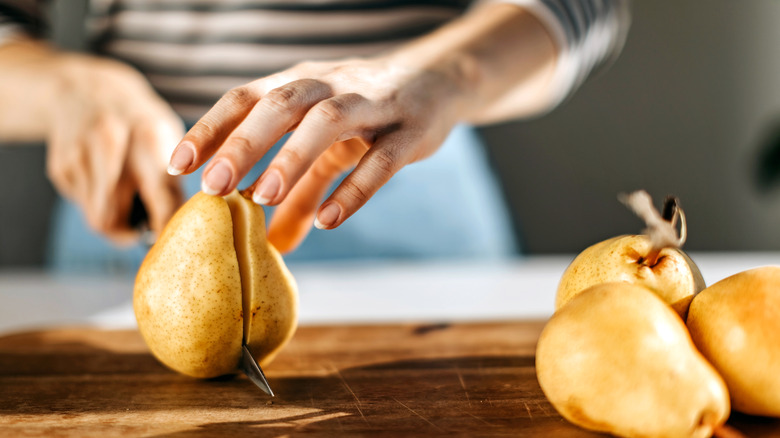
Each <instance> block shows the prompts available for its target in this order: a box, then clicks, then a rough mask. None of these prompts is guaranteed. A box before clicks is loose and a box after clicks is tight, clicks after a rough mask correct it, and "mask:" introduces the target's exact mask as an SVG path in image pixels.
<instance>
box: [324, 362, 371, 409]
mask: <svg viewBox="0 0 780 438" xmlns="http://www.w3.org/2000/svg"><path fill="white" fill-rule="evenodd" d="M328 365H329V367H330V368H331V369H332V370H333V373H334V374H335V375H336V376H337V377H338V378H339V380H341V384H342V386H344V388H346V390H347V391H349V393H350V394H352V398H354V399H355V408H357V411H358V413H360V417H361V418H363V421H365V422H366V424H369V422H368V418H366V416H365V414H363V410H362V409H360V406H361V405H362V402H361V401H360V399H359V398H358V396H357V394H355V391H353V390H352V387H351V386H349V383H347V379H345V378H344V375H343V374H341V370H339V369H338V368H337V367H336V366H335V365H333V364H332V363H329V364H328Z"/></svg>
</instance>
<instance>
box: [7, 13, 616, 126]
mask: <svg viewBox="0 0 780 438" xmlns="http://www.w3.org/2000/svg"><path fill="white" fill-rule="evenodd" d="M489 1H494V0H477V1H469V0H427V1H426V0H423V1H407V0H54V1H42V0H0V44H2V43H3V42H5V41H9V40H13V39H14V38H17V37H19V36H23V35H26V36H33V37H43V38H46V37H51V36H52V35H57V34H59V35H62V34H70V35H71V36H72V35H73V34H74V32H75V33H76V34H79V35H83V41H82V47H83V48H85V49H87V50H89V51H91V52H94V53H96V54H100V55H105V56H110V57H112V58H116V59H119V60H122V61H125V62H127V63H129V64H131V65H133V66H135V67H136V68H137V69H139V70H140V71H141V72H142V73H143V74H145V75H146V77H147V78H148V79H149V81H150V83H151V84H152V85H153V86H154V87H155V89H156V90H157V91H158V92H159V93H160V95H161V96H162V97H164V98H165V99H166V100H168V101H169V102H170V103H171V105H172V106H173V108H174V110H176V111H177V112H178V113H179V114H180V115H181V116H182V117H183V118H184V119H185V120H188V121H193V120H196V119H197V118H199V117H200V116H201V115H202V114H203V113H204V112H205V111H206V110H207V109H208V108H209V107H210V106H211V105H213V104H214V103H215V102H216V100H218V99H219V97H220V96H222V94H224V93H225V92H226V91H227V90H229V89H230V88H233V87H235V86H238V85H242V84H245V83H247V82H250V81H252V80H254V79H257V78H259V77H262V76H266V75H268V74H270V73H273V72H277V71H279V70H282V69H285V68H287V67H290V66H292V65H294V64H296V63H298V62H301V61H304V60H309V61H314V60H326V59H337V58H345V57H360V56H369V55H373V54H376V53H378V52H381V51H383V50H387V49H391V48H393V47H395V46H397V45H399V44H402V43H404V42H406V41H408V40H409V39H412V38H415V37H418V36H421V35H423V34H426V33H429V32H431V31H432V30H434V29H436V28H437V27H439V26H441V25H443V24H445V23H447V22H449V21H451V20H453V19H455V18H457V17H458V16H460V15H462V14H463V13H465V12H466V11H467V10H468V9H469V8H470V7H474V6H475V5H476V4H477V3H487V2H489ZM627 1H628V0H513V1H511V3H516V4H519V5H521V6H523V7H526V8H527V9H528V10H529V11H530V12H532V13H533V14H535V15H536V16H537V18H539V20H540V21H541V22H542V23H543V24H544V25H545V26H546V27H547V29H548V30H549V32H550V34H551V35H552V36H553V38H554V39H555V42H556V43H557V45H558V47H559V48H561V50H560V59H559V62H558V68H557V73H556V78H555V87H556V88H555V89H556V94H557V96H556V98H555V99H554V100H555V102H556V103H557V102H559V101H560V100H563V99H564V98H565V97H566V96H568V95H569V94H571V93H572V91H573V90H574V89H576V87H577V86H578V85H579V84H580V83H582V81H583V80H584V79H585V78H586V77H587V76H588V75H589V74H590V73H591V72H592V71H593V70H594V69H596V68H597V67H598V66H600V65H602V64H604V63H606V62H607V61H608V60H610V59H611V58H613V57H614V56H616V54H617V53H618V52H619V51H620V49H621V47H622V44H623V40H624V39H625V34H626V30H627V27H628V25H627V22H628V13H627V9H628V5H627ZM57 3H59V4H57ZM56 7H59V8H60V9H59V11H60V12H63V11H65V12H67V13H60V14H57V13H56V12H55V13H52V12H51V11H52V10H55V11H57V9H56ZM63 8H67V9H63ZM79 8H81V10H82V11H79ZM80 12H83V13H80ZM63 16H68V17H71V18H69V19H68V18H67V17H65V18H63ZM47 17H50V19H47ZM58 28H59V31H58ZM63 29H64V31H63Z"/></svg>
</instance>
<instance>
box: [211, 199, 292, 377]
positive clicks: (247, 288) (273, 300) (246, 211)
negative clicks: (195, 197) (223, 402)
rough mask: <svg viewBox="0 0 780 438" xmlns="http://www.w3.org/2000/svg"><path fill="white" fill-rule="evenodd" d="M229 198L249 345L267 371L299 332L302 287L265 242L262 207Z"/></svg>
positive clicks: (246, 339) (246, 337)
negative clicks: (298, 316)
mask: <svg viewBox="0 0 780 438" xmlns="http://www.w3.org/2000/svg"><path fill="white" fill-rule="evenodd" d="M225 199H226V200H227V203H228V206H229V207H230V212H231V215H232V218H233V236H234V241H235V248H236V254H237V255H238V264H239V270H240V271H241V287H242V290H243V309H244V316H245V318H244V332H243V333H244V342H245V343H246V344H247V345H248V346H249V349H250V350H251V351H252V353H253V354H254V355H256V356H257V357H256V359H258V362H260V366H261V367H262V366H264V365H265V364H266V363H268V362H270V361H271V360H272V359H273V358H274V357H275V356H276V353H278V351H279V350H280V349H281V347H282V346H283V345H284V344H286V343H287V341H288V340H289V339H290V338H291V337H292V335H293V333H294V332H295V328H296V324H297V321H298V318H297V312H298V293H297V286H296V284H295V279H294V278H293V276H292V274H290V271H289V270H288V269H287V266H286V265H285V264H284V261H283V260H282V256H281V255H280V254H279V251H277V250H276V248H274V246H273V245H271V244H270V243H269V242H268V240H267V239H266V229H265V214H264V212H263V209H262V207H259V206H258V205H256V204H255V203H253V202H252V201H251V200H249V199H247V198H246V197H244V196H243V195H241V194H239V193H238V192H236V191H234V192H233V193H231V194H230V195H228V196H227V197H226V198H225ZM259 358H261V359H262V360H260V359H259Z"/></svg>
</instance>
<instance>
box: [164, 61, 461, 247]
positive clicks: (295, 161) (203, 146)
mask: <svg viewBox="0 0 780 438" xmlns="http://www.w3.org/2000/svg"><path fill="white" fill-rule="evenodd" d="M462 83H463V81H462V80H461V79H460V78H459V77H458V73H457V72H446V71H438V70H435V69H411V68H407V67H401V66H399V65H398V64H394V63H393V61H392V60H391V59H388V58H377V59H371V60H358V59H353V60H346V61H341V62H307V63H303V64H300V65H297V66H295V67H293V68H291V69H289V70H286V71H283V72H281V73H278V74H275V75H272V76H269V77H266V78H262V79H259V80H256V81H254V82H251V83H249V84H247V85H244V86H241V87H238V88H235V89H233V90H231V91H230V92H228V93H227V94H225V96H224V97H223V98H222V99H221V100H220V101H219V102H218V103H217V104H216V105H215V106H214V107H213V108H212V109H211V110H210V111H209V112H208V113H207V114H206V115H205V116H203V118H201V120H200V121H199V122H198V123H197V124H196V125H195V126H194V127H193V128H192V129H190V131H189V132H188V133H187V135H186V136H185V137H184V139H183V140H182V141H181V143H180V144H179V145H178V146H177V148H176V150H175V151H174V153H173V156H172V158H171V168H172V172H173V173H189V172H192V171H194V170H195V169H197V168H198V167H200V166H201V165H203V164H204V163H205V162H206V161H207V160H208V159H209V158H211V157H212V156H213V159H212V160H211V162H210V163H209V164H208V165H207V166H206V168H205V169H204V176H203V182H202V187H203V191H204V192H206V193H209V194H212V195H226V194H227V193H229V192H230V191H231V190H233V189H234V188H236V186H237V185H238V183H239V181H240V180H241V179H242V178H243V177H244V176H245V175H246V174H247V173H248V172H249V170H250V169H251V168H252V166H253V165H254V164H255V163H256V162H257V161H259V160H260V158H261V157H262V156H263V155H264V154H265V153H266V152H267V151H268V150H269V149H270V148H271V147H272V146H273V145H274V144H275V143H276V142H277V141H278V140H279V139H280V138H281V137H282V136H283V135H284V134H286V133H287V132H289V131H291V130H295V132H294V133H293V134H292V136H291V137H290V139H289V140H288V141H287V142H286V144H285V145H284V146H283V147H282V148H281V150H280V151H279V153H278V154H277V155H276V157H274V159H273V160H272V162H271V163H270V165H269V166H268V168H267V169H266V170H265V172H264V173H263V174H262V175H261V176H260V178H259V179H258V180H257V181H256V182H255V183H254V184H253V186H252V187H251V191H252V193H253V200H254V201H255V202H256V203H258V204H266V205H277V204H278V205H279V207H278V208H277V211H276V213H275V214H274V217H273V220H272V222H271V224H270V227H269V238H270V239H271V241H272V242H273V243H274V244H275V245H276V246H277V247H278V248H279V249H280V250H281V251H288V250H291V249H293V248H294V247H295V246H297V245H298V244H299V243H300V241H301V240H303V237H305V235H306V233H307V232H308V230H309V229H310V227H311V223H312V220H314V222H315V225H316V226H317V227H320V228H335V227H337V226H339V225H340V224H341V223H343V222H344V221H345V220H346V219H347V218H348V217H350V216H351V215H352V214H353V213H355V212H356V211H357V210H358V209H359V208H360V207H361V206H362V205H363V204H365V203H366V201H368V199H369V198H370V197H371V196H372V195H373V194H374V193H375V192H376V191H377V190H378V189H379V188H380V187H381V186H382V185H383V184H384V183H385V182H387V180H388V179H390V177H392V176H393V174H395V173H396V172H397V171H398V170H399V169H401V168H402V167H403V166H405V165H407V164H409V163H412V162H414V161H418V160H420V159H423V158H425V157H427V156H429V155H431V154H432V153H433V152H434V151H435V150H436V149H437V148H438V147H439V145H441V143H442V142H443V140H444V139H445V138H446V136H447V135H448V133H449V132H450V130H451V129H452V127H453V126H454V125H455V123H456V122H457V121H458V119H459V113H460V110H461V109H462V107H463V106H464V103H465V102H464V96H465V95H466V93H465V92H464V90H463V89H462V86H461V84H462ZM352 168H354V170H352V172H351V173H350V174H349V175H348V176H347V177H346V179H345V180H344V181H343V182H342V183H341V184H340V185H339V186H338V187H337V188H336V189H335V191H334V192H333V193H332V194H331V195H330V196H329V197H328V199H327V200H326V201H325V202H324V203H323V204H322V206H321V207H320V208H319V211H318V208H317V207H318V206H319V205H320V201H321V200H322V198H323V197H324V195H325V194H326V192H327V191H328V190H329V188H330V186H331V184H332V183H333V182H334V181H335V180H337V179H338V178H339V177H340V176H341V175H342V174H343V173H344V172H347V171H348V170H350V169H352ZM317 211H318V213H317V214H316V219H315V212H317Z"/></svg>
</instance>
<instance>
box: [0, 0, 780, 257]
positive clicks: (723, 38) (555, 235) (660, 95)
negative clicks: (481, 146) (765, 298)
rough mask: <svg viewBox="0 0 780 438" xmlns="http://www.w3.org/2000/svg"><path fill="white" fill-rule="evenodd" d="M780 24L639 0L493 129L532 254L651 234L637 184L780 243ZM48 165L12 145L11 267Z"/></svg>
mask: <svg viewBox="0 0 780 438" xmlns="http://www.w3.org/2000/svg"><path fill="white" fill-rule="evenodd" d="M60 15H62V16H63V17H66V16H67V11H64V12H63V13H62V14H60ZM778 22H780V2H778V1H776V0H752V1H750V2H740V3H739V4H737V3H736V2H733V1H729V0H706V1H705V0H685V1H679V0H675V1H673V0H659V1H654V2H643V1H636V2H634V4H633V24H632V28H631V31H630V34H629V38H628V41H627V44H626V47H625V49H624V50H623V53H622V54H621V56H620V58H619V59H618V60H617V61H616V62H615V63H614V65H612V67H611V68H610V69H608V70H606V71H604V72H603V73H602V74H599V75H597V76H596V77H594V78H591V80H589V81H588V82H587V83H586V84H585V85H584V86H583V87H582V88H581V89H580V90H579V92H578V93H576V94H575V95H574V96H573V97H572V98H571V99H570V100H569V101H567V102H565V103H564V104H563V105H562V106H561V107H559V108H558V109H556V110H555V111H554V112H553V113H551V114H548V115H547V116H545V117H542V118H539V119H537V120H531V121H522V122H513V123H508V124H504V125H498V126H490V127H485V128H483V129H481V132H482V134H483V135H484V137H485V139H486V141H487V142H488V145H489V149H490V153H491V157H492V158H493V163H494V166H495V168H496V172H497V173H498V175H499V177H500V179H501V181H502V182H503V183H504V189H505V196H506V197H507V199H508V201H509V203H510V205H511V207H512V214H513V220H514V223H515V226H516V227H517V229H518V231H519V236H520V240H521V241H520V242H519V243H520V245H521V247H522V248H523V250H524V252H525V253H529V254H555V253H576V252H579V251H580V250H582V249H583V248H585V247H586V246H588V245H590V244H592V243H594V242H596V241H598V240H601V239H604V238H605V237H608V236H612V235H615V234H619V233H633V232H639V231H640V229H641V227H642V225H641V223H640V222H639V220H638V219H636V218H634V217H633V215H632V214H631V213H630V212H628V210H626V209H625V207H623V206H622V205H621V204H620V203H619V202H618V201H617V197H616V196H617V194H618V193H619V192H625V191H630V190H634V189H639V188H644V189H646V190H648V191H649V192H650V193H651V194H652V195H653V197H654V198H655V199H656V201H657V203H660V201H661V200H662V198H663V197H664V196H665V195H667V194H674V195H677V196H678V197H679V198H681V200H682V205H683V208H684V209H685V212H686V215H687V218H688V243H687V244H686V249H688V250H690V251H769V250H780V56H778V53H777V46H778V42H780V26H777V23H778ZM55 37H57V38H60V39H62V38H65V39H66V40H67V39H68V38H73V39H74V40H76V39H77V38H78V35H73V34H70V33H65V34H62V35H59V36H58V35H55ZM66 43H67V41H66ZM44 163H45V161H44V150H43V146H42V145H32V146H31V145H16V146H14V145H12V146H11V147H2V148H0V187H3V188H4V190H2V191H0V266H6V267H7V266H35V265H41V264H42V263H43V261H44V252H45V245H46V237H47V235H48V228H49V217H50V212H51V207H52V202H53V200H54V199H55V193H54V191H53V189H52V187H51V185H50V183H49V182H48V181H47V179H46V177H45V164H44ZM464 214H468V212H464Z"/></svg>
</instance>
